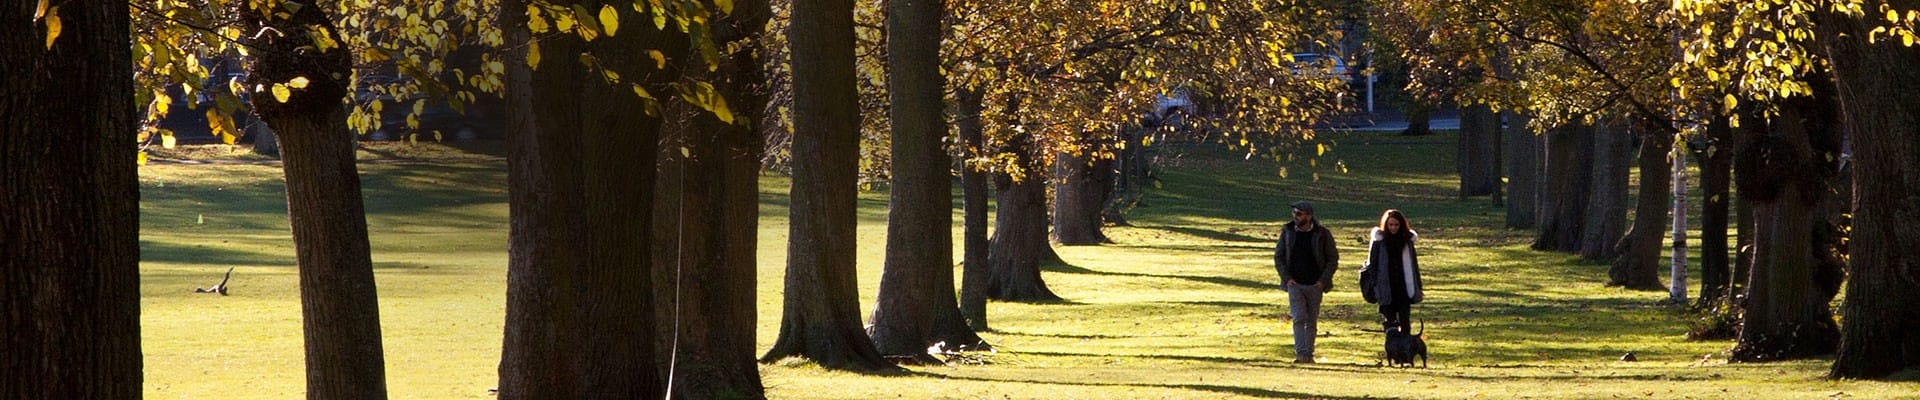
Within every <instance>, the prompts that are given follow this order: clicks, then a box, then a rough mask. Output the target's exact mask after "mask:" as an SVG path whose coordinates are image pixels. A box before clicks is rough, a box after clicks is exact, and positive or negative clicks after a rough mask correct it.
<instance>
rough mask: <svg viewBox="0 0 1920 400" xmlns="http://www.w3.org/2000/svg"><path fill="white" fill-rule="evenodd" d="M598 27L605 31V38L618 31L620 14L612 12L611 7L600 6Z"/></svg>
mask: <svg viewBox="0 0 1920 400" xmlns="http://www.w3.org/2000/svg"><path fill="white" fill-rule="evenodd" d="M600 27H602V28H606V29H607V36H613V33H614V32H618V31H619V30H620V13H619V12H617V11H614V10H613V5H603V6H600Z"/></svg>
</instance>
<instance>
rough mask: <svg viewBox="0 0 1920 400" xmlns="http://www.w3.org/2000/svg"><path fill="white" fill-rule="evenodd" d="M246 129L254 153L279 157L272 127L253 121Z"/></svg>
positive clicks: (278, 146) (278, 149)
mask: <svg viewBox="0 0 1920 400" xmlns="http://www.w3.org/2000/svg"><path fill="white" fill-rule="evenodd" d="M246 129H247V132H251V133H250V134H248V135H247V136H251V137H253V153H254V154H259V155H264V156H272V157H274V158H279V157H280V140H279V139H278V138H276V137H275V135H274V134H273V128H270V127H267V124H266V123H264V122H260V121H253V122H252V123H249V124H247V127H246ZM356 139H357V138H356Z"/></svg>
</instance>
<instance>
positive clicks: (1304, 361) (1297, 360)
mask: <svg viewBox="0 0 1920 400" xmlns="http://www.w3.org/2000/svg"><path fill="white" fill-rule="evenodd" d="M1293 363H1294V364H1312V363H1313V357H1295V358H1294V359H1293Z"/></svg>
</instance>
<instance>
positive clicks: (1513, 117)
mask: <svg viewBox="0 0 1920 400" xmlns="http://www.w3.org/2000/svg"><path fill="white" fill-rule="evenodd" d="M1506 114H1507V129H1506V132H1505V137H1506V141H1507V143H1506V145H1505V146H1502V147H1503V148H1505V149H1506V156H1507V157H1506V158H1505V159H1504V160H1503V161H1505V162H1506V164H1507V191H1508V193H1509V194H1510V196H1507V228H1512V229H1533V228H1536V227H1538V226H1539V225H1540V197H1541V196H1540V194H1541V193H1542V192H1543V190H1541V189H1542V188H1543V187H1544V185H1542V180H1541V179H1540V178H1541V175H1543V174H1542V171H1541V169H1542V168H1541V167H1542V166H1543V165H1545V163H1543V162H1541V159H1542V157H1541V156H1540V155H1541V143H1543V142H1542V139H1543V138H1542V137H1541V136H1540V135H1535V134H1533V128H1529V127H1527V124H1528V120H1530V119H1531V118H1529V117H1528V116H1527V115H1526V114H1522V113H1517V112H1511V111H1509V112H1507V113H1506Z"/></svg>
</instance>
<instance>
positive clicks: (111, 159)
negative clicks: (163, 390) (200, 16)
mask: <svg viewBox="0 0 1920 400" xmlns="http://www.w3.org/2000/svg"><path fill="white" fill-rule="evenodd" d="M33 11H34V2H26V1H23V2H13V3H10V4H8V5H6V6H0V20H4V21H10V22H9V24H10V26H13V28H8V29H18V30H14V31H9V32H8V33H7V34H6V37H7V39H6V40H4V41H0V76H5V77H6V78H4V79H0V93H5V96H0V110H5V111H0V398H5V399H138V398H140V396H141V390H142V389H141V386H140V382H141V357H140V271H139V263H140V247H139V235H140V227H139V199H140V193H139V189H138V186H137V185H136V179H137V177H136V174H135V170H134V168H135V167H134V160H135V158H134V157H135V155H136V152H137V151H138V150H137V149H136V148H135V141H134V138H133V132H134V127H135V125H134V121H135V119H134V118H135V116H134V115H135V114H134V101H133V61H132V60H131V57H132V55H131V52H129V51H127V49H128V47H129V46H130V45H131V43H129V42H130V38H131V37H132V36H131V33H130V26H129V24H130V22H129V20H128V14H127V2H125V1H100V2H67V3H63V4H61V7H60V9H59V18H60V19H61V20H62V22H63V24H64V25H65V30H64V33H62V34H61V35H60V36H58V37H56V38H55V40H54V41H53V42H52V44H51V45H47V42H46V41H44V40H43V39H42V38H43V36H42V35H43V33H44V31H45V28H46V23H47V21H46V20H44V19H35V18H34V15H33ZM29 238H30V239H31V240H28V239H29Z"/></svg>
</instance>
